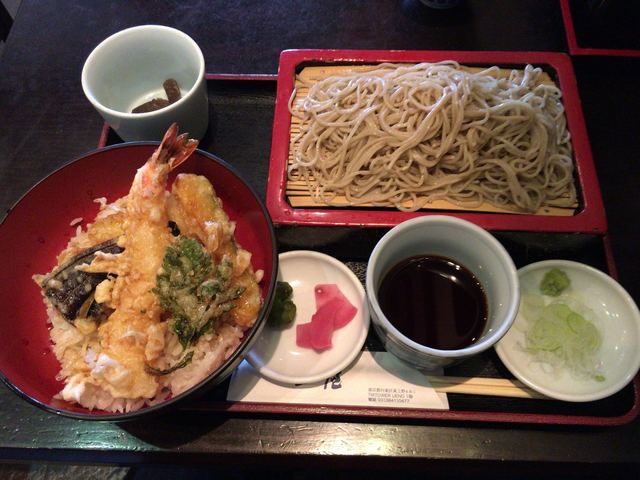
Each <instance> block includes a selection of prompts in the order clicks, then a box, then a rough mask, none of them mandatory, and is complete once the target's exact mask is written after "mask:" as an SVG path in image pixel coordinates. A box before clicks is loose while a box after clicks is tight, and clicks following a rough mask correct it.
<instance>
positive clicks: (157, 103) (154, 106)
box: [131, 98, 169, 113]
mask: <svg viewBox="0 0 640 480" xmlns="http://www.w3.org/2000/svg"><path fill="white" fill-rule="evenodd" d="M168 105H169V100H165V99H164V98H154V99H153V100H149V101H148V102H146V103H143V104H142V105H138V106H137V107H136V108H134V109H133V110H132V111H131V113H147V112H154V111H156V110H160V109H161V108H164V107H166V106H168Z"/></svg>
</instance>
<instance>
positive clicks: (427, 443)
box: [0, 0, 640, 476]
mask: <svg viewBox="0 0 640 480" xmlns="http://www.w3.org/2000/svg"><path fill="white" fill-rule="evenodd" d="M144 23H158V24H165V25H169V26H173V27H176V28H178V29H181V30H183V31H185V32H187V33H188V34H189V35H191V36H192V37H193V38H194V39H195V40H196V42H197V43H198V44H199V45H200V46H201V48H202V50H203V53H204V56H205V61H206V65H207V71H208V72H213V73H275V72H276V71H277V66H278V56H279V53H280V51H281V50H283V49H289V48H352V49H356V48H357V49H420V50H429V49H431V50H545V51H566V42H565V37H564V28H563V25H562V19H561V15H560V8H559V6H558V4H557V3H556V2H555V1H553V0H542V1H540V0H530V1H517V2H516V1H508V0H504V1H498V0H477V1H472V0H469V1H467V2H464V3H463V7H462V8H461V9H458V10H456V11H454V12H437V11H433V10H429V9H427V8H424V7H422V6H421V5H420V4H419V3H418V2H417V1H414V0H404V1H399V0H371V1H346V0H324V1H302V0H300V1H285V0H278V1H269V0H264V1H258V0H254V1H251V0H244V1H199V2H198V1H181V2H168V1H159V0H158V1H142V0H139V1H128V2H116V1H100V2H87V1H80V0H66V1H64V2H63V1H44V0H24V1H23V2H22V5H21V7H20V10H19V12H18V15H17V18H16V21H15V23H14V26H13V29H12V31H11V33H10V35H9V38H8V40H7V44H6V47H5V50H4V56H3V57H2V59H1V60H0V208H1V209H2V210H6V209H8V208H9V207H10V206H11V205H12V204H13V203H14V202H16V201H17V200H18V199H19V198H20V196H21V195H22V194H24V193H25V192H26V191H27V190H28V188H29V187H30V186H31V185H32V184H34V183H35V182H36V181H38V180H39V179H40V178H42V177H43V176H45V175H46V174H48V173H50V172H51V171H52V170H54V169H55V168H56V167H58V166H60V165H62V164H64V163H66V162H68V161H69V160H71V159H73V158H75V157H77V156H79V155H81V154H83V153H85V152H87V151H89V150H91V149H93V148H95V147H96V145H97V142H98V137H99V133H100V129H101V127H102V120H101V118H100V117H99V116H98V114H97V113H96V112H95V111H94V110H93V108H92V107H91V105H90V104H89V102H88V101H87V100H86V99H85V97H84V95H83V93H82V89H81V86H80V72H81V69H82V65H83V62H84V60H85V58H86V57H87V55H88V54H89V52H90V51H91V50H92V49H93V47H95V45H96V44H97V43H99V42H100V41H101V40H102V39H104V38H106V37H107V36H109V35H111V34H112V33H114V32H116V31H118V30H121V29H123V28H126V27H129V26H133V25H138V24H144ZM573 62H574V68H575V70H576V75H577V79H578V84H579V89H580V94H581V98H582V102H583V109H584V113H585V118H586V123H587V127H588V132H589V135H590V140H591V146H592V149H593V153H594V158H595V162H596V166H597V170H598V174H599V178H600V182H601V188H602V195H603V198H604V203H605V206H606V211H607V215H608V220H609V232H610V237H611V241H612V246H613V252H614V255H615V259H616V260H617V265H618V270H619V279H620V282H621V283H622V284H623V285H624V286H625V287H626V288H627V289H628V290H629V292H630V293H631V294H632V296H633V297H634V298H635V299H636V300H638V299H640V275H639V271H638V268H637V258H638V253H637V252H638V246H639V245H640V234H639V232H640V228H639V226H638V222H639V220H638V219H639V218H640V195H638V191H639V187H638V180H640V116H639V112H640V95H639V94H638V78H639V76H638V72H639V70H640V68H639V67H640V60H638V59H624V58H603V57H582V58H573ZM263 108H264V109H266V113H264V114H263V116H262V117H260V118H263V117H264V118H267V119H268V118H269V116H270V115H272V113H270V112H271V110H270V109H272V105H269V104H267V105H264V106H263ZM223 120H224V119H218V126H217V136H216V139H215V141H213V142H212V143H211V144H210V146H209V148H210V149H211V150H212V151H213V152H214V153H216V154H218V155H220V156H222V157H223V158H225V159H227V160H228V161H230V162H232V163H234V164H235V165H236V166H237V167H238V168H239V169H240V170H241V172H242V173H243V174H244V175H245V176H246V178H247V179H248V180H249V182H250V183H251V184H252V185H253V186H254V187H255V188H256V189H257V190H258V191H259V192H260V193H261V194H262V195H264V190H265V183H266V176H265V175H266V171H267V165H268V158H269V148H268V145H269V138H270V137H269V136H270V130H271V125H270V124H268V122H267V124H259V125H258V124H256V125H254V123H255V121H256V120H255V119H253V118H252V117H251V115H250V113H249V114H247V115H246V119H245V120H243V121H244V122H246V125H247V128H249V127H252V128H254V130H255V132H256V133H255V138H252V139H244V138H237V137H235V136H234V132H226V131H225V129H224V122H223ZM7 254H9V252H0V255H7ZM10 275H11V272H3V275H2V278H3V280H4V281H10ZM0 459H2V460H10V461H55V462H91V463H102V462H109V463H149V462H159V463H178V464H186V463H215V464H217V465H238V464H239V463H241V465H243V466H245V467H247V468H265V466H266V467H275V466H277V465H283V464H285V462H286V464H288V465H291V466H292V467H293V468H296V467H297V468H315V467H319V468H334V467H348V468H353V469H360V470H369V471H372V470H374V469H378V468H385V469H394V470H395V469H398V468H405V469H412V470H421V471H430V472H435V473H438V472H440V473H442V472H447V473H451V474H456V473H467V472H474V471H480V470H482V471H486V472H492V473H494V474H498V475H505V476H509V475H510V474H513V473H514V472H517V473H519V474H521V475H522V476H528V475H533V474H534V472H544V473H548V472H549V471H551V472H555V473H565V474H567V475H569V476H573V475H575V476H579V475H582V474H586V473H588V474H599V473H607V472H609V473H629V474H631V473H634V472H637V471H638V469H639V466H640V420H636V421H634V422H633V423H631V424H628V425H625V426H621V427H607V428H578V427H560V426H527V425H498V424H464V423H446V422H441V423H434V422H430V423H429V422H420V421H397V420H394V421H393V422H391V421H371V420H366V419H351V418H345V417H340V418H327V417H290V416H276V415H272V416H268V415H264V416H251V415H248V414H244V415H241V414H228V413H227V414H216V415H214V414H193V413H189V414H187V413H181V412H176V413H173V414H171V415H168V416H164V417H159V418H155V419H150V420H147V421H144V422H139V423H132V424H126V425H115V424H110V423H86V422H78V421H73V420H69V419H64V418H57V417H54V416H52V415H49V414H46V413H44V412H42V411H40V410H39V409H37V408H36V407H33V406H31V405H29V404H27V403H26V402H24V401H22V400H20V399H19V398H18V397H17V396H15V395H14V394H12V393H11V392H10V391H9V390H8V389H6V388H5V387H0Z"/></svg>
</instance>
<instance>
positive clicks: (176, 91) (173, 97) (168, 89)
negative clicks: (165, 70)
mask: <svg viewBox="0 0 640 480" xmlns="http://www.w3.org/2000/svg"><path fill="white" fill-rule="evenodd" d="M162 87H163V88H164V93H166V94H167V98H168V99H169V103H174V102H177V101H178V100H180V99H181V98H182V94H181V93H180V85H178V82H176V81H175V80H174V79H173V78H168V79H166V80H165V81H164V83H163V84H162Z"/></svg>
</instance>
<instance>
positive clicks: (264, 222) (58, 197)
mask: <svg viewBox="0 0 640 480" xmlns="http://www.w3.org/2000/svg"><path fill="white" fill-rule="evenodd" d="M157 146H158V143H152V142H142V143H128V144H123V145H115V146H112V147H106V148H102V149H99V150H95V151H93V152H90V153H88V154H86V155H84V156H82V157H80V158H78V159H76V160H73V161H72V162H70V163H68V164H66V165H65V166H63V167H61V168H60V169H58V170H56V171H55V172H53V173H52V174H51V175H49V176H48V177H46V178H45V179H44V180H42V181H40V182H39V183H38V184H37V185H35V186H34V187H33V188H32V189H31V190H30V191H29V192H27V193H26V194H25V195H24V197H22V199H20V200H19V201H18V203H17V204H16V205H15V206H14V207H13V208H12V209H11V210H10V211H9V212H8V213H7V215H6V217H5V218H4V220H3V222H2V224H1V225H0V255H2V263H3V268H5V272H6V273H7V274H8V275H9V278H7V281H6V282H5V284H4V285H3V288H1V289H0V311H1V312H2V314H1V315H0V336H1V337H2V339H3V342H2V343H3V345H2V348H1V349H0V378H1V379H2V381H3V382H4V383H5V384H6V385H7V386H8V387H9V388H10V389H11V390H13V391H14V392H16V393H17V394H18V395H19V396H20V397H22V398H24V399H26V400H28V401H29V402H31V403H33V404H35V405H37V406H39V407H41V408H43V409H45V410H47V411H49V412H52V413H55V414H58V415H63V416H67V417H72V418H77V419H83V420H107V421H123V420H129V419H133V418H139V417H141V416H146V415H149V414H152V413H157V412H158V411H161V410H165V409H167V408H169V407H171V406H175V405H176V404H177V403H178V402H181V401H183V400H184V399H186V398H187V397H194V396H198V395H199V394H201V393H203V392H204V391H206V390H207V389H210V388H212V387H213V386H215V385H217V384H219V383H220V382H222V381H223V380H224V379H226V378H227V377H228V376H229V375H230V374H231V372H232V371H233V370H234V369H235V367H236V366H237V365H238V364H239V363H240V361H241V360H242V359H243V357H244V355H245V353H246V352H248V351H249V350H250V348H251V346H252V344H253V342H254V341H255V339H256V338H257V336H258V335H259V334H260V332H261V330H262V328H263V326H264V324H265V322H266V319H267V316H268V314H269V311H270V309H271V304H272V300H273V294H274V290H275V288H274V287H275V283H276V277H277V268H278V267H277V261H278V255H277V249H276V240H275V234H274V230H273V224H272V222H271V218H270V217H269V214H268V212H267V209H266V208H265V206H264V205H263V203H262V201H261V200H260V199H259V198H258V196H257V195H256V194H255V192H254V191H253V190H252V189H251V188H250V187H249V185H247V184H246V183H245V181H244V180H243V179H242V178H241V177H240V175H239V174H238V172H236V171H235V170H234V169H233V168H232V167H231V166H230V165H228V164H227V163H225V162H223V161H222V160H220V159H219V158H216V157H215V156H213V155H211V154H209V153H206V152H203V151H201V150H196V151H195V152H194V153H193V154H192V156H191V158H189V159H188V160H187V161H186V162H184V163H183V164H182V165H181V166H180V167H179V168H177V169H176V171H174V172H172V176H171V178H170V182H171V181H172V180H173V178H174V177H175V175H176V174H178V173H180V172H189V173H195V174H199V175H204V176H205V177H207V178H208V179H209V181H210V182H211V183H212V185H213V187H214V188H215V190H216V193H217V194H218V196H219V197H220V198H221V199H222V202H223V206H224V209H225V211H226V212H227V214H228V215H229V217H230V219H231V220H232V221H234V222H236V230H235V235H236V239H237V241H238V242H239V243H240V245H242V246H243V248H245V249H246V250H248V251H249V252H251V253H252V265H253V268H254V270H258V269H261V270H263V271H264V277H263V279H262V281H261V283H260V287H261V294H262V298H263V306H262V309H261V311H260V314H259V316H258V319H257V320H256V322H255V324H254V325H253V326H252V327H251V328H250V329H249V330H248V331H247V332H246V333H245V335H244V338H243V339H242V341H241V344H240V345H239V347H238V348H237V349H236V351H235V352H234V353H233V354H232V355H231V356H230V357H229V358H228V359H227V360H226V361H225V362H224V364H223V365H221V366H220V367H219V368H218V369H216V370H215V371H214V372H212V373H211V374H210V375H209V376H208V377H207V378H205V379H204V380H203V381H201V382H200V383H199V384H197V385H195V386H194V387H192V388H191V389H189V390H188V391H186V392H184V393H182V394H180V395H178V396H175V397H173V398H170V399H167V400H166V401H164V402H162V403H159V404H157V405H154V406H148V407H145V408H142V409H140V410H137V411H134V412H128V413H121V414H114V413H110V412H104V411H99V410H92V411H90V410H88V409H85V408H83V407H80V406H78V405H75V404H71V403H67V402H65V401H62V400H58V399H56V398H54V397H55V395H56V394H57V393H58V392H60V390H61V389H62V388H63V386H64V385H63V383H62V382H60V381H58V380H56V375H57V373H58V372H59V370H60V365H59V363H58V360H57V359H56V357H55V355H54V353H53V351H52V344H51V340H50V337H49V323H48V321H47V313H46V308H45V305H44V303H43V300H42V296H41V293H40V288H39V286H38V285H37V284H36V283H35V282H34V281H33V280H32V276H33V275H34V274H43V273H46V272H49V271H50V270H51V269H52V268H53V267H54V265H55V264H56V256H57V254H58V253H59V252H60V251H61V250H62V249H63V248H64V247H65V246H66V245H67V242H68V241H69V239H70V238H71V237H72V236H74V235H75V231H76V228H77V227H76V226H71V225H70V222H71V221H72V220H73V219H75V218H79V217H82V218H83V219H84V222H85V223H86V222H91V221H92V220H93V219H94V218H95V215H96V213H97V212H98V210H99V205H98V204H97V203H96V202H94V199H96V198H99V197H106V198H107V201H108V202H112V201H114V200H116V199H117V198H119V197H121V196H123V195H126V194H127V193H128V191H129V188H130V186H131V182H132V180H133V177H134V175H135V172H136V170H137V169H138V168H139V167H140V166H142V165H143V164H144V163H145V161H146V160H147V159H148V158H149V156H150V155H151V154H152V153H153V151H154V150H155V149H156V148H157Z"/></svg>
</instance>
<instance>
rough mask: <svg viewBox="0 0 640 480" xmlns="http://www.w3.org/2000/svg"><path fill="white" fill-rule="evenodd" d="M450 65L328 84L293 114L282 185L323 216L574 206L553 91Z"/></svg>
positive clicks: (529, 78) (530, 80)
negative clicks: (302, 193) (364, 210)
mask: <svg viewBox="0 0 640 480" xmlns="http://www.w3.org/2000/svg"><path fill="white" fill-rule="evenodd" d="M499 72H500V70H499V69H498V67H492V68H489V69H486V70H484V71H482V72H479V73H469V72H467V71H464V70H461V69H460V67H459V65H458V64H457V63H455V62H442V63H434V64H431V63H421V64H417V65H394V64H381V65H379V66H378V67H377V68H376V69H375V70H372V71H367V72H350V73H349V74H346V75H340V76H331V77H329V78H326V79H324V80H321V81H319V82H317V83H315V84H307V85H304V86H306V87H309V93H308V95H307V96H306V98H304V101H303V102H302V103H301V105H299V104H297V103H296V104H294V103H293V99H294V97H295V95H296V92H295V91H294V93H293V96H292V98H291V102H290V106H289V108H290V111H291V113H292V115H294V116H296V117H298V118H299V119H300V121H301V124H300V127H301V128H300V132H299V133H298V134H296V135H294V136H293V138H292V140H291V149H292V152H293V163H292V164H291V165H290V166H289V170H288V177H289V180H293V181H295V180H303V181H304V182H306V185H307V186H308V188H309V193H310V194H311V196H312V198H314V199H315V200H316V201H318V202H322V203H325V204H328V205H331V204H332V202H333V200H334V199H335V198H336V197H337V196H343V197H346V199H347V201H348V202H349V203H350V204H352V205H361V204H365V203H366V204H371V205H375V206H388V207H396V208H398V209H400V210H417V209H419V208H421V207H423V206H424V205H425V204H426V203H429V202H432V201H434V200H437V199H446V200H448V201H450V202H452V203H455V204H458V205H462V206H464V207H469V208H474V207H477V206H479V205H481V204H482V203H484V202H489V203H491V204H493V205H496V206H498V207H503V208H510V209H512V210H514V209H515V210H521V211H526V212H535V211H537V210H538V209H539V208H540V207H541V206H542V205H549V206H559V207H572V206H574V205H575V202H576V192H575V187H574V184H573V163H572V159H571V157H572V152H571V143H570V137H569V132H568V131H567V128H566V120H565V117H564V109H563V106H562V103H561V101H560V97H561V94H560V91H559V90H558V88H556V87H555V86H553V85H549V84H544V83H541V81H540V76H541V74H542V71H541V70H540V69H539V68H533V67H532V66H531V65H527V66H526V68H525V69H524V71H517V70H514V71H512V72H510V75H509V76H508V77H506V78H504V77H503V78H501V77H500V76H499Z"/></svg>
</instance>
